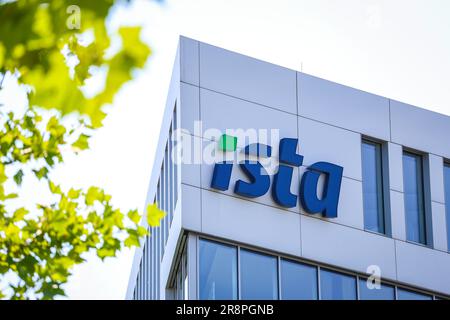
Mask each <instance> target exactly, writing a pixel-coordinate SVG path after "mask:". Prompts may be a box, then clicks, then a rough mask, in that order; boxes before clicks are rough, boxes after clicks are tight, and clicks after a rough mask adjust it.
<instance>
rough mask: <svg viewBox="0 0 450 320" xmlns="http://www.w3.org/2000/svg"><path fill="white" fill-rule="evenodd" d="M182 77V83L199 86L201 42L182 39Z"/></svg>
mask: <svg viewBox="0 0 450 320" xmlns="http://www.w3.org/2000/svg"><path fill="white" fill-rule="evenodd" d="M180 77H181V81H183V82H187V83H190V84H193V85H195V86H198V85H199V80H200V68H199V42H198V41H196V40H193V39H189V38H186V37H180Z"/></svg>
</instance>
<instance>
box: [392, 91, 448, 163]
mask: <svg viewBox="0 0 450 320" xmlns="http://www.w3.org/2000/svg"><path fill="white" fill-rule="evenodd" d="M424 124H427V125H424ZM391 132H392V142H395V143H398V144H401V145H404V146H406V147H410V148H414V149H417V150H420V151H424V152H430V153H434V154H436V155H440V156H443V157H445V158H450V148H449V143H448V137H450V118H449V117H447V116H444V115H442V114H439V113H435V112H430V111H427V110H424V109H420V108H417V107H414V106H411V105H408V104H405V103H401V102H398V101H393V100H392V101H391Z"/></svg>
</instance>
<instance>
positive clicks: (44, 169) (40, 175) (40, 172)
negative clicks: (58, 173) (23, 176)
mask: <svg viewBox="0 0 450 320" xmlns="http://www.w3.org/2000/svg"><path fill="white" fill-rule="evenodd" d="M33 172H34V174H35V176H36V177H37V178H38V179H39V180H41V179H42V178H47V175H48V169H47V167H42V168H40V169H39V170H33Z"/></svg>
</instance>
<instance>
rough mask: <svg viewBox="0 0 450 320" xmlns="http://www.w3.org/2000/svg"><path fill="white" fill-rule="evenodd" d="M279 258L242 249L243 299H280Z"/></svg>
mask: <svg viewBox="0 0 450 320" xmlns="http://www.w3.org/2000/svg"><path fill="white" fill-rule="evenodd" d="M277 264H278V261H277V258H276V257H273V256H269V255H265V254H260V253H256V252H254V251H249V250H245V249H242V250H241V251H240V276H241V298H242V299H244V300H275V299H278V270H277V269H278V268H277Z"/></svg>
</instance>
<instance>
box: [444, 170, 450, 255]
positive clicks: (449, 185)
mask: <svg viewBox="0 0 450 320" xmlns="http://www.w3.org/2000/svg"><path fill="white" fill-rule="evenodd" d="M444 181H445V207H446V215H447V248H448V251H450V164H448V163H446V164H445V166H444Z"/></svg>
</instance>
